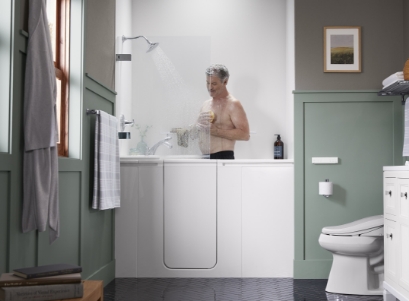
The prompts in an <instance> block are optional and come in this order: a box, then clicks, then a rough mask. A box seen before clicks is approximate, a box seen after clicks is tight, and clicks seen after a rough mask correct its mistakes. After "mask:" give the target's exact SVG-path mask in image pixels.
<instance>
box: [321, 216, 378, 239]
mask: <svg viewBox="0 0 409 301" xmlns="http://www.w3.org/2000/svg"><path fill="white" fill-rule="evenodd" d="M382 226H383V215H376V216H370V217H365V218H363V219H359V220H357V221H354V222H352V223H348V224H344V225H340V226H331V227H324V228H322V233H324V234H330V235H354V234H359V232H363V231H365V230H368V229H372V228H379V227H382Z"/></svg>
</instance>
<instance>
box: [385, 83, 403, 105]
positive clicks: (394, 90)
mask: <svg viewBox="0 0 409 301" xmlns="http://www.w3.org/2000/svg"><path fill="white" fill-rule="evenodd" d="M397 95H401V96H402V105H404V104H405V102H406V99H405V95H409V81H405V80H404V81H397V82H395V83H393V84H391V85H389V86H387V87H385V88H383V89H382V90H381V91H379V92H378V96H397Z"/></svg>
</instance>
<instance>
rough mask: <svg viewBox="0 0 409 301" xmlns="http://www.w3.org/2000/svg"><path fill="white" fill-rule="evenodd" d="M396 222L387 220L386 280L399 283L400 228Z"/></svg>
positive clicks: (385, 245) (385, 227)
mask: <svg viewBox="0 0 409 301" xmlns="http://www.w3.org/2000/svg"><path fill="white" fill-rule="evenodd" d="M396 224H397V223H396V222H395V221H392V220H389V219H385V224H384V230H385V232H384V233H385V237H384V247H385V250H384V251H385V280H387V281H390V280H392V281H394V282H397V279H398V268H399V264H398V258H399V257H398V256H397V255H398V244H397V242H398V240H399V237H398V228H397V225H396Z"/></svg>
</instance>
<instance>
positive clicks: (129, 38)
mask: <svg viewBox="0 0 409 301" xmlns="http://www.w3.org/2000/svg"><path fill="white" fill-rule="evenodd" d="M138 38H144V39H145V40H146V42H148V43H149V44H152V42H151V41H149V40H148V39H147V38H146V37H145V36H137V37H125V36H122V42H125V41H126V40H135V39H138Z"/></svg>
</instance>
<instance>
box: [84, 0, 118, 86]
mask: <svg viewBox="0 0 409 301" xmlns="http://www.w3.org/2000/svg"><path fill="white" fill-rule="evenodd" d="M115 2H116V1H111V0H88V1H87V6H86V7H87V12H86V14H87V23H86V29H85V30H86V34H87V39H86V40H85V49H86V55H85V62H86V64H85V72H86V73H88V74H90V75H91V76H93V77H94V78H95V79H96V80H98V81H99V82H101V83H102V84H103V85H105V86H106V87H108V88H110V89H111V90H115ZM101 62H104V63H103V64H101Z"/></svg>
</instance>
